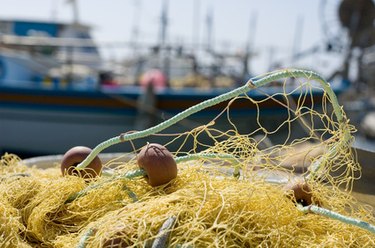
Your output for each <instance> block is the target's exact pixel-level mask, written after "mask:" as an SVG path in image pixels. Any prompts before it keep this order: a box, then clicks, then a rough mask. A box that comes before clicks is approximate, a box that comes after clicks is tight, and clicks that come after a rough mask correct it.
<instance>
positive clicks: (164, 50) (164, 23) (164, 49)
mask: <svg viewBox="0 0 375 248" xmlns="http://www.w3.org/2000/svg"><path fill="white" fill-rule="evenodd" d="M168 3H169V1H168V0H164V1H163V6H162V9H161V16H160V34H159V52H160V53H159V55H161V56H162V57H161V61H162V64H163V65H162V71H163V73H164V75H165V77H166V80H167V82H166V83H167V85H168V86H169V76H170V75H169V74H170V72H169V63H170V58H169V56H170V49H171V48H170V47H168V46H167V44H166V43H167V28H168Z"/></svg>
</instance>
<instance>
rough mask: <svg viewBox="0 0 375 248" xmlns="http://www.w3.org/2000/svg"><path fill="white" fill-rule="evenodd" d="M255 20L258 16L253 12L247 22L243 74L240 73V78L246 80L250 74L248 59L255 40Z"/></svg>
mask: <svg viewBox="0 0 375 248" xmlns="http://www.w3.org/2000/svg"><path fill="white" fill-rule="evenodd" d="M257 19H258V14H257V12H253V13H252V15H251V18H250V22H249V29H248V32H249V33H248V34H247V42H246V46H245V54H244V57H243V72H242V77H243V78H246V77H248V76H249V74H250V69H249V58H250V57H251V56H252V53H253V50H254V40H255V37H256V35H255V31H256V26H257Z"/></svg>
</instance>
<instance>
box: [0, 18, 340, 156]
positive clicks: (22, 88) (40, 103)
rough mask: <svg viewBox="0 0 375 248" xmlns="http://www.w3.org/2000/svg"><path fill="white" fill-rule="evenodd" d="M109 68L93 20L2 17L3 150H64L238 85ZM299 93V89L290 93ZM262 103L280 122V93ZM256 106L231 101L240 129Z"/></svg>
mask: <svg viewBox="0 0 375 248" xmlns="http://www.w3.org/2000/svg"><path fill="white" fill-rule="evenodd" d="M107 73H108V72H104V71H103V65H102V60H101V58H100V55H99V52H98V47H97V46H96V44H95V42H94V41H93V40H92V38H91V35H90V27H89V26H86V25H82V24H79V23H58V22H46V21H27V20H1V21H0V152H16V153H19V154H26V155H46V154H58V153H64V152H65V151H66V150H68V149H69V148H70V147H72V146H75V145H85V146H89V147H94V146H95V145H97V144H98V143H100V142H102V141H103V140H105V139H108V138H110V137H113V136H116V135H118V134H120V133H123V132H130V131H133V130H141V129H144V128H147V127H150V126H152V125H155V124H157V123H160V122H161V121H163V120H165V119H168V118H169V117H171V116H173V115H175V114H177V113H179V112H181V111H183V110H185V109H187V108H189V107H191V106H193V105H195V104H197V103H200V102H202V101H204V100H207V99H210V98H213V97H215V96H217V95H220V94H222V93H225V92H227V91H229V90H230V89H232V88H233V87H235V85H233V86H232V87H214V88H212V87H206V88H204V89H202V88H197V87H168V85H164V86H163V82H162V80H163V79H162V77H160V75H159V76H158V77H159V78H158V80H159V81H161V82H159V83H158V85H157V87H156V88H152V87H151V86H149V87H148V86H147V83H142V84H144V85H125V86H121V85H118V84H116V83H115V82H113V79H112V78H111V76H110V74H107ZM149 78H153V77H150V75H149ZM151 81H152V80H151ZM238 83H240V82H238ZM150 85H152V84H150ZM346 87H347V85H346V84H344V83H340V84H338V85H337V86H335V88H334V90H335V92H336V93H337V94H339V93H341V92H342V91H344V90H345V89H346ZM282 90H283V89H282V87H281V86H270V87H266V88H264V89H263V90H262V91H261V92H260V91H251V92H249V96H250V97H252V98H254V99H256V100H260V99H264V98H266V97H267V95H273V94H275V93H280V92H282ZM284 90H285V89H284ZM300 94H301V93H300V92H298V91H297V92H294V93H293V94H292V95H291V96H292V97H296V98H297V97H299V96H300ZM322 96H323V92H322V90H316V92H314V99H313V100H314V101H316V102H319V99H321V97H322ZM280 97H281V96H280ZM279 100H280V101H282V97H281V98H280V99H279ZM310 100H312V99H310ZM308 101H309V99H307V101H306V104H309V102H308ZM245 102H246V103H245ZM226 104H227V103H222V104H218V105H216V106H214V107H211V108H209V109H207V110H204V111H201V112H199V113H197V114H194V115H193V116H191V117H190V118H188V119H187V120H184V121H181V122H180V123H178V124H177V125H175V126H174V127H172V128H169V129H167V130H165V132H167V133H176V132H185V131H187V130H191V129H193V128H195V127H197V126H199V125H202V124H207V123H209V122H210V121H211V120H212V119H214V118H215V117H216V116H217V115H218V114H219V113H221V112H222V111H223V109H224V108H225V106H226ZM261 108H262V110H264V111H265V112H268V113H269V117H270V120H271V121H269V124H270V125H277V123H278V122H277V121H274V120H277V119H280V115H285V114H286V113H285V111H284V112H283V111H281V109H282V108H283V107H282V106H281V105H280V104H279V103H278V102H277V101H274V100H267V101H265V102H263V103H262V104H261ZM256 111H257V109H256V106H255V105H249V101H244V100H238V101H235V102H234V103H233V104H232V105H231V118H233V120H234V121H235V122H236V123H238V127H239V128H240V129H242V130H247V129H248V128H249V127H250V126H251V123H254V118H255V114H256ZM224 119H225V118H224ZM215 127H217V128H220V129H223V130H227V129H228V128H229V123H228V122H227V121H223V123H220V122H218V123H217V126H215ZM160 139H161V137H151V138H148V139H144V140H140V141H138V142H140V143H142V142H143V143H144V142H146V141H153V140H160ZM128 149H131V146H130V144H128V143H126V144H120V145H118V146H115V147H113V148H111V149H110V150H109V151H110V152H118V151H126V150H128Z"/></svg>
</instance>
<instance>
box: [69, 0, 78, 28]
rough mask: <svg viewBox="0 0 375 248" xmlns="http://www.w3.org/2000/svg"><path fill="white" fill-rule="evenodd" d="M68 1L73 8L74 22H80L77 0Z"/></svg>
mask: <svg viewBox="0 0 375 248" xmlns="http://www.w3.org/2000/svg"><path fill="white" fill-rule="evenodd" d="M66 2H67V3H69V4H71V6H72V9H73V23H79V12H78V4H77V0H66Z"/></svg>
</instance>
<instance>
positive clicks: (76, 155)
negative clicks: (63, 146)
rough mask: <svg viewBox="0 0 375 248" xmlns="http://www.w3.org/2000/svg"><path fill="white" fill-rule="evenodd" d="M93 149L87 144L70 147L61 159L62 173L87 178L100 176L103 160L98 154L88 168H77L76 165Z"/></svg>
mask: <svg viewBox="0 0 375 248" xmlns="http://www.w3.org/2000/svg"><path fill="white" fill-rule="evenodd" d="M91 151H92V150H91V149H90V148H88V147H85V146H75V147H73V148H71V149H69V150H68V151H67V152H66V153H65V154H64V156H63V158H62V161H61V172H62V174H63V175H74V176H79V177H82V178H85V179H89V178H94V177H97V176H99V175H100V174H101V171H102V162H101V160H100V158H99V157H98V156H96V157H95V158H94V159H93V160H92V161H91V162H90V164H89V165H88V166H87V167H86V168H84V169H77V168H76V166H77V165H78V164H79V163H81V162H82V161H83V160H84V159H85V158H86V157H87V156H88V155H89V154H90V153H91Z"/></svg>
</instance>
